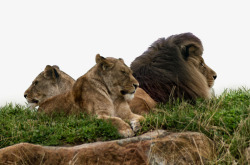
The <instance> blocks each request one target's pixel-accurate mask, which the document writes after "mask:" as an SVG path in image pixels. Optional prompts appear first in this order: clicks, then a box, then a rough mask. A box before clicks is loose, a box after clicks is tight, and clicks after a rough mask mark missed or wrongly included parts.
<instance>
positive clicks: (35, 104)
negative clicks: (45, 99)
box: [27, 99, 39, 109]
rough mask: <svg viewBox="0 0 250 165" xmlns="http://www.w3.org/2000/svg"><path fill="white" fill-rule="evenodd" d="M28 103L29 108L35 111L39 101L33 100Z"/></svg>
mask: <svg viewBox="0 0 250 165" xmlns="http://www.w3.org/2000/svg"><path fill="white" fill-rule="evenodd" d="M27 102H28V107H29V108H31V109H34V108H35V107H37V106H38V102H39V101H38V100H36V99H32V100H27Z"/></svg>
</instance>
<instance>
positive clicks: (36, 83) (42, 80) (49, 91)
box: [24, 65, 156, 114]
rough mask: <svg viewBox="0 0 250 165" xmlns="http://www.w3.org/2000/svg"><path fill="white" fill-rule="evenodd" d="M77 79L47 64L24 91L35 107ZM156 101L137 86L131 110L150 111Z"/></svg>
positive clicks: (136, 111) (62, 90) (139, 112)
mask: <svg viewBox="0 0 250 165" xmlns="http://www.w3.org/2000/svg"><path fill="white" fill-rule="evenodd" d="M74 83H75V80H74V79H73V78H72V77H70V76H69V75H68V74H66V73H65V72H63V71H62V70H60V69H59V67H58V66H55V65H54V66H50V65H47V66H46V67H45V69H44V71H43V72H41V73H40V74H39V75H38V76H37V77H36V78H35V79H34V80H33V82H32V84H31V85H30V87H29V88H28V89H27V90H26V91H25V92H24V97H25V98H26V100H27V102H28V104H29V107H31V108H35V107H36V106H39V105H40V104H41V103H42V102H44V101H45V100H46V99H48V98H50V97H52V96H55V95H58V94H61V93H64V92H66V91H68V90H70V89H71V88H72V87H73V84H74ZM155 105H156V102H155V101H154V100H153V99H152V98H151V97H150V96H149V95H148V94H147V93H146V92H145V91H144V90H143V89H141V88H137V90H136V92H135V95H134V98H133V99H132V100H130V101H129V106H130V108H131V111H132V112H133V113H136V114H144V113H148V112H149V111H150V110H151V109H152V108H154V107H155Z"/></svg>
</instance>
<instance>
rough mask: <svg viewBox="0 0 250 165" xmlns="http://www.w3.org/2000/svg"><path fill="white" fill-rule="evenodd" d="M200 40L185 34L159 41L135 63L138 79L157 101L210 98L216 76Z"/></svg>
mask: <svg viewBox="0 0 250 165" xmlns="http://www.w3.org/2000/svg"><path fill="white" fill-rule="evenodd" d="M202 53H203V46H202V43H201V41H200V39H199V38H197V37H196V36H194V35H193V34H191V33H183V34H179V35H173V36H170V37H168V38H167V39H165V38H160V39H158V40H157V41H155V42H154V43H153V44H152V45H151V47H149V48H148V50H147V51H146V52H144V53H143V54H142V55H141V56H139V57H137V58H136V59H135V60H134V61H133V62H132V64H131V69H132V70H133V72H134V76H135V78H136V79H137V80H138V81H139V83H140V87H141V88H143V89H144V90H145V91H146V92H147V93H148V94H149V95H150V96H151V97H152V98H153V99H154V100H155V101H157V102H167V101H169V99H170V98H181V99H182V98H184V99H186V100H195V99H196V98H198V97H200V98H206V99H207V98H210V96H211V94H210V88H212V86H213V84H214V80H215V79H216V77H217V75H216V73H215V72H214V71H213V70H212V69H211V68H210V67H208V66H207V65H206V64H205V62H204V59H203V58H202Z"/></svg>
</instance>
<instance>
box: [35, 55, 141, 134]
mask: <svg viewBox="0 0 250 165" xmlns="http://www.w3.org/2000/svg"><path fill="white" fill-rule="evenodd" d="M138 86H139V84H138V82H137V80H136V79H135V78H134V77H133V75H132V71H131V69H130V68H129V67H127V66H126V65H125V63H124V61H123V60H122V59H115V58H112V57H108V58H104V57H101V56H100V55H99V54H98V55H96V65H95V66H94V67H93V68H91V69H90V70H89V71H88V72H87V73H86V74H85V75H83V76H81V77H80V78H78V79H77V80H76V82H75V84H74V85H73V88H72V89H71V90H69V91H68V92H66V93H63V94H60V95H56V96H54V97H51V98H49V99H47V100H46V101H44V102H43V103H41V104H40V106H39V109H38V111H39V112H45V113H47V114H52V113H54V112H64V113H65V114H70V113H74V114H76V113H79V112H86V113H88V114H93V115H97V117H98V118H101V119H106V120H110V121H111V122H112V124H114V125H115V126H116V127H117V128H118V132H119V133H120V135H122V136H124V137H130V136H133V135H134V132H133V131H137V130H138V129H139V127H140V123H139V122H140V121H141V120H144V117H143V116H140V115H136V114H134V113H132V112H131V110H130V108H129V105H128V102H127V101H129V100H131V99H132V98H133V96H134V93H135V91H136V88H137V87H138ZM123 120H129V121H130V124H131V127H132V129H133V130H132V129H131V128H130V126H129V124H127V123H126V122H125V121H123Z"/></svg>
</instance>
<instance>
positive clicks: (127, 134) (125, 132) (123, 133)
mask: <svg viewBox="0 0 250 165" xmlns="http://www.w3.org/2000/svg"><path fill="white" fill-rule="evenodd" d="M119 134H120V135H121V136H122V137H125V138H127V137H133V136H134V135H135V134H134V131H133V130H132V129H131V128H128V129H123V130H120V131H119Z"/></svg>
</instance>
